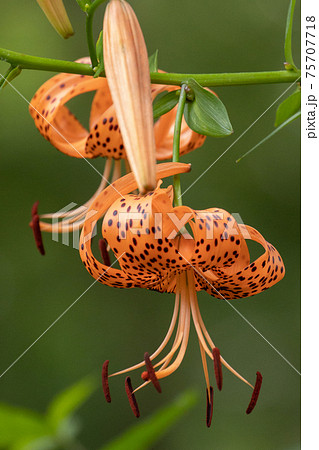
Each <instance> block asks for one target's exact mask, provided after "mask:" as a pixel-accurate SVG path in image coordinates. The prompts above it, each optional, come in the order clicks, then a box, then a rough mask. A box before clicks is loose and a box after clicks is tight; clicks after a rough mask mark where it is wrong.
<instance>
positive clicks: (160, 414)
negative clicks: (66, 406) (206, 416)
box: [101, 391, 197, 450]
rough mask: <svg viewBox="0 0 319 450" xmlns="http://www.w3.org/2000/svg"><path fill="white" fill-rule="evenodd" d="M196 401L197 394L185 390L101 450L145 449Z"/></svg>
mask: <svg viewBox="0 0 319 450" xmlns="http://www.w3.org/2000/svg"><path fill="white" fill-rule="evenodd" d="M196 401H197V394H196V393H194V392H193V391H187V392H185V393H184V394H182V395H180V396H179V397H178V398H177V399H176V400H175V401H174V402H173V403H172V404H171V405H169V406H166V407H164V408H161V409H160V410H159V411H157V412H156V413H155V414H153V415H152V416H151V417H149V418H147V419H145V420H144V421H142V422H140V423H138V424H137V425H134V426H132V427H130V428H129V429H128V430H127V431H126V432H125V433H124V434H122V435H121V436H119V437H118V438H117V439H115V440H114V441H112V442H111V443H109V444H107V445H106V446H104V447H102V448H101V450H127V449H129V450H146V449H149V448H151V446H152V444H154V443H155V442H157V441H158V439H159V438H160V437H161V436H163V435H164V433H165V432H166V431H167V430H168V429H169V428H170V427H172V426H173V424H174V423H175V422H177V420H179V419H180V418H181V417H182V416H183V415H184V414H185V413H186V412H187V411H188V410H190V409H191V408H192V407H193V406H194V404H195V403H196Z"/></svg>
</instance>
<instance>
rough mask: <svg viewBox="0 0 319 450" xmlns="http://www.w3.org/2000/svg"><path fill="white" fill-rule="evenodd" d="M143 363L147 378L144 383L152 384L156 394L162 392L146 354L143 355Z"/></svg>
mask: <svg viewBox="0 0 319 450" xmlns="http://www.w3.org/2000/svg"><path fill="white" fill-rule="evenodd" d="M144 361H145V365H146V369H147V374H148V378H147V380H145V381H148V380H150V381H151V382H152V383H153V386H154V387H155V389H156V390H157V392H159V393H161V392H162V389H161V386H160V384H159V382H158V378H157V376H156V373H155V370H154V367H153V364H152V363H151V360H150V355H149V354H148V353H147V352H146V353H145V354H144Z"/></svg>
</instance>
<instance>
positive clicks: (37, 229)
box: [32, 214, 45, 255]
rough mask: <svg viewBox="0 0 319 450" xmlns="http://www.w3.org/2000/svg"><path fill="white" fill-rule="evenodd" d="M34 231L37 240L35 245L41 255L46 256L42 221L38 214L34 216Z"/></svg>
mask: <svg viewBox="0 0 319 450" xmlns="http://www.w3.org/2000/svg"><path fill="white" fill-rule="evenodd" d="M32 230H33V235H34V239H35V243H36V245H37V248H38V250H39V252H40V253H41V255H45V250H44V246H43V241H42V234H41V230H40V219H39V216H38V214H34V215H33V216H32Z"/></svg>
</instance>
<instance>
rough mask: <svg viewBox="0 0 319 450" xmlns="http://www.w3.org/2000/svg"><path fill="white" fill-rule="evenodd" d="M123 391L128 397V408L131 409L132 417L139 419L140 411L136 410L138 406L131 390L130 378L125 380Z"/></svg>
mask: <svg viewBox="0 0 319 450" xmlns="http://www.w3.org/2000/svg"><path fill="white" fill-rule="evenodd" d="M125 391H126V394H127V396H128V401H129V402H130V407H131V408H132V411H133V413H134V416H135V417H140V411H139V409H138V404H137V401H136V398H135V395H134V394H133V388H132V383H131V378H130V377H126V378H125Z"/></svg>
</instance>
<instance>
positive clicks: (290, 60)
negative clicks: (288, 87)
mask: <svg viewBox="0 0 319 450" xmlns="http://www.w3.org/2000/svg"><path fill="white" fill-rule="evenodd" d="M295 4H296V0H290V4H289V8H288V14H287V21H286V32H285V62H286V63H288V65H286V69H288V70H297V68H296V66H295V64H294V60H293V57H292V50H291V38H292V23H293V18H294V10H295Z"/></svg>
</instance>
